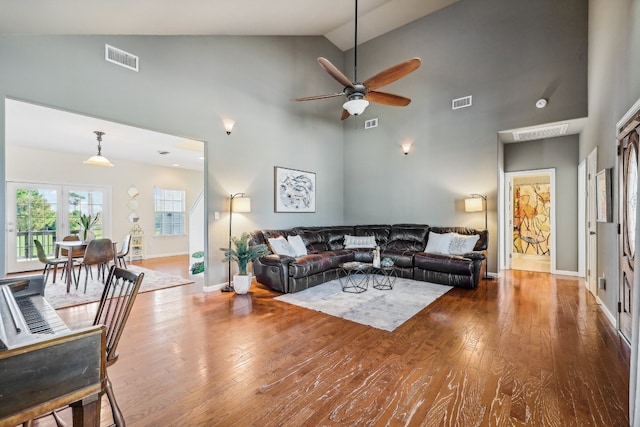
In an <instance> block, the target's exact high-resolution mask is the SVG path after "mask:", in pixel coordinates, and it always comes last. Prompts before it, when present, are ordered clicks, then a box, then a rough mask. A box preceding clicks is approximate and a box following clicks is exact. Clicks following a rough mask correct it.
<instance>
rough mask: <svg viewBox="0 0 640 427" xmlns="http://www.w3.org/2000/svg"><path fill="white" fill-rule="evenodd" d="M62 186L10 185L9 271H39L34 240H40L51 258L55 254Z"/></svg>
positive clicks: (12, 183)
mask: <svg viewBox="0 0 640 427" xmlns="http://www.w3.org/2000/svg"><path fill="white" fill-rule="evenodd" d="M59 199H60V186H55V185H47V184H29V183H15V182H7V246H8V247H7V258H8V259H7V271H8V272H9V273H14V272H18V271H30V270H37V269H41V268H42V267H43V264H42V263H41V262H40V261H39V260H38V254H37V253H36V250H35V245H34V244H33V241H34V240H39V241H40V243H42V246H43V247H44V250H45V252H46V254H47V255H48V256H52V255H53V251H54V242H55V241H56V239H57V238H58V237H57V230H58V225H59V224H61V223H62V217H61V212H60V209H59Z"/></svg>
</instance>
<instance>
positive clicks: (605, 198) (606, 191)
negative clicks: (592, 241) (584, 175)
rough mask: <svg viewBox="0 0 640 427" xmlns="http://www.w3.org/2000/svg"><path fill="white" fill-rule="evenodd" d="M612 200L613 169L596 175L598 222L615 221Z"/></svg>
mask: <svg viewBox="0 0 640 427" xmlns="http://www.w3.org/2000/svg"><path fill="white" fill-rule="evenodd" d="M612 203H613V202H612V200H611V168H607V169H602V170H601V171H600V172H598V173H597V174H596V208H597V211H596V221H597V222H611V221H612V220H613V214H612Z"/></svg>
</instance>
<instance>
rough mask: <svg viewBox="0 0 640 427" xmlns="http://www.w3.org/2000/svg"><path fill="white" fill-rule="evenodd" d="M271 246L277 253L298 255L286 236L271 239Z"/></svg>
mask: <svg viewBox="0 0 640 427" xmlns="http://www.w3.org/2000/svg"><path fill="white" fill-rule="evenodd" d="M269 246H270V247H271V252H273V253H274V254H277V255H287V256H290V257H294V258H295V257H296V251H295V249H293V246H291V244H290V243H289V242H288V241H287V239H285V238H284V237H282V236H280V237H276V238H273V237H272V238H270V239H269Z"/></svg>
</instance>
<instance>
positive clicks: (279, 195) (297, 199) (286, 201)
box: [274, 166, 316, 212]
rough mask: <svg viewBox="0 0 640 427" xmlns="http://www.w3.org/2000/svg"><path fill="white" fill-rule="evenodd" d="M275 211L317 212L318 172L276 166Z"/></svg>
mask: <svg viewBox="0 0 640 427" xmlns="http://www.w3.org/2000/svg"><path fill="white" fill-rule="evenodd" d="M274 210H275V212H315V211H316V174H315V173H313V172H305V171H300V170H295V169H287V168H283V167H280V166H275V167H274Z"/></svg>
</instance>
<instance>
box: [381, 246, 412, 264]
mask: <svg viewBox="0 0 640 427" xmlns="http://www.w3.org/2000/svg"><path fill="white" fill-rule="evenodd" d="M414 255H415V252H413V251H400V250H395V249H387V250H385V251H382V253H381V254H380V258H381V259H384V258H391V259H392V260H393V264H394V265H395V266H396V267H400V268H413V257H414Z"/></svg>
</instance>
